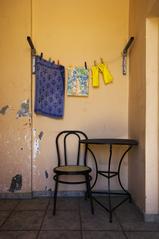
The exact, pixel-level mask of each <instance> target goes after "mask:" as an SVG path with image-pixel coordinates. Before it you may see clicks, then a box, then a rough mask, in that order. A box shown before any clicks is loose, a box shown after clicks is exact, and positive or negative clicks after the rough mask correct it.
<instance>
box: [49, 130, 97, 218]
mask: <svg viewBox="0 0 159 239" xmlns="http://www.w3.org/2000/svg"><path fill="white" fill-rule="evenodd" d="M81 139H87V135H86V134H85V133H83V132H82V131H79V130H65V131H62V132H60V133H59V134H58V135H57V136H56V150H57V159H58V166H57V167H55V168H54V169H53V171H54V173H55V175H54V176H53V179H54V180H55V189H54V202H53V215H55V214H56V201H57V193H58V185H59V183H62V184H85V185H86V193H85V195H87V196H88V198H89V199H90V205H91V212H92V214H94V208H93V200H92V195H91V187H90V180H91V176H90V172H91V168H90V167H88V166H87V165H86V155H87V147H86V145H82V144H80V140H81ZM72 178H73V180H72ZM75 179H76V180H75Z"/></svg>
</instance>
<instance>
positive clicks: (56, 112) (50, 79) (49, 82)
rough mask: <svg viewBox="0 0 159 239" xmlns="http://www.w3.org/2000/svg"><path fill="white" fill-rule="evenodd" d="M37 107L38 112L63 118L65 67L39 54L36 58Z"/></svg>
mask: <svg viewBox="0 0 159 239" xmlns="http://www.w3.org/2000/svg"><path fill="white" fill-rule="evenodd" d="M35 77H36V85H35V87H36V89H35V90H36V91H35V109H34V111H35V112H36V113H37V114H41V115H45V116H49V117H53V118H62V117H63V114H64V91H65V90H64V87H65V68H64V66H62V65H56V64H53V63H51V62H49V61H46V60H44V59H41V58H40V57H39V56H36V59H35Z"/></svg>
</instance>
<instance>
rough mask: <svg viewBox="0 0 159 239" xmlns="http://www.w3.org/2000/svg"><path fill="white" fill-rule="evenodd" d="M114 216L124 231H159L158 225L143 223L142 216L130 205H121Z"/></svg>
mask: <svg viewBox="0 0 159 239" xmlns="http://www.w3.org/2000/svg"><path fill="white" fill-rule="evenodd" d="M115 214H116V216H117V219H118V220H119V222H120V223H121V225H122V227H123V229H124V230H125V231H159V223H151V222H144V219H143V215H142V214H141V212H140V211H139V210H138V208H137V207H136V206H135V205H134V204H132V203H125V204H123V205H121V206H120V207H119V208H118V209H117V210H116V211H115Z"/></svg>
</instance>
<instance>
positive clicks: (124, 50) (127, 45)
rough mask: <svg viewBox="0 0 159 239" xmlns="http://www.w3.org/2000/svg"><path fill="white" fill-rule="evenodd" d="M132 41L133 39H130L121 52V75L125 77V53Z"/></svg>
mask: <svg viewBox="0 0 159 239" xmlns="http://www.w3.org/2000/svg"><path fill="white" fill-rule="evenodd" d="M133 41H134V37H130V39H129V41H128V42H127V44H126V46H125V47H124V49H123V52H122V69H123V75H126V73H127V62H126V60H127V53H128V49H129V48H130V46H131V44H132V42H133Z"/></svg>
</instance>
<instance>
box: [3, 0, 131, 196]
mask: <svg viewBox="0 0 159 239" xmlns="http://www.w3.org/2000/svg"><path fill="white" fill-rule="evenodd" d="M0 5H1V7H0V9H1V10H0V11H1V16H2V17H1V18H2V19H1V21H0V24H1V29H3V35H2V36H1V45H2V53H3V54H2V55H1V59H0V65H1V68H2V71H1V76H3V77H1V89H0V91H1V93H0V97H1V98H0V99H1V101H0V104H1V105H0V107H1V108H2V107H3V106H5V105H9V108H8V110H7V111H6V113H5V114H4V115H3V114H1V115H0V121H1V123H0V127H1V132H2V133H1V138H0V141H1V142H0V147H1V148H0V150H1V164H2V165H3V167H2V168H1V169H0V170H1V171H0V174H1V175H3V179H2V181H1V189H0V190H1V192H8V188H9V186H10V182H11V178H12V177H13V176H14V175H16V174H22V176H23V180H24V181H23V187H22V191H20V192H30V191H31V190H33V191H44V190H46V191H47V190H48V189H50V188H53V182H52V168H53V167H54V166H55V165H56V162H57V161H56V152H55V144H54V142H55V136H56V134H57V133H58V132H59V131H60V130H63V129H80V130H83V131H85V132H86V133H87V134H88V136H90V137H105V136H106V137H127V135H128V76H123V75H122V68H121V60H122V59H121V52H122V49H123V47H124V46H125V44H126V42H127V40H128V0H120V1H116V0H99V1H95V0H91V1H90V0H87V1H85V0H80V1H74V0H67V1H62V0H54V1H52V0H45V1H44V0H32V1H27V0H23V1H20V0H16V1H13V2H12V3H11V1H9V0H5V1H4V0H3V1H1V3H0ZM114 6H115V7H114ZM31 13H32V14H31ZM121 13H122V14H121ZM27 35H31V36H32V39H33V42H34V45H35V46H36V49H37V52H38V53H39V54H40V52H41V51H42V52H43V53H44V58H46V59H48V58H49V57H51V58H52V60H55V61H57V60H59V61H60V63H61V64H63V65H64V66H66V71H67V67H68V66H69V65H77V66H78V65H84V61H87V64H88V66H89V67H91V65H92V64H93V62H94V60H96V61H97V62H100V57H102V58H103V59H104V61H105V62H107V64H108V67H109V69H110V71H111V73H112V75H113V78H114V80H113V83H112V84H110V85H107V86H105V85H104V83H103V81H102V78H100V87H99V88H98V89H94V88H92V86H91V82H90V87H89V96H88V97H83V98H82V97H68V96H67V95H66V94H65V112H64V118H63V119H60V120H56V119H51V118H47V117H44V116H39V115H36V114H34V112H32V113H33V114H32V127H30V124H29V120H30V117H29V114H28V115H27V116H25V117H19V118H17V119H16V113H17V111H18V110H19V108H20V105H21V103H22V102H23V101H24V100H27V99H29V100H31V89H32V88H33V91H32V96H33V97H32V101H34V82H35V79H34V77H32V87H31V85H30V83H31V73H30V70H31V69H30V48H29V46H28V44H27V42H26V36H27ZM66 75H67V73H66ZM32 103H33V104H34V102H32ZM30 110H31V101H30ZM30 129H31V131H32V138H33V141H32V144H31V143H30V140H31V135H30ZM40 132H43V136H42V138H41V140H40V139H39V134H40ZM37 146H38V147H39V150H38V149H37ZM21 148H23V150H22V149H21ZM31 148H32V152H31ZM96 153H97V155H98V157H99V160H100V163H101V166H103V165H104V160H105V157H104V156H103V154H101V153H100V152H99V150H98V151H96ZM31 155H32V162H31ZM45 171H47V173H48V176H49V177H48V178H46V175H45ZM31 172H32V174H31ZM123 182H124V185H126V186H127V162H126V161H125V163H124V165H123ZM31 184H32V189H31ZM104 185H105V182H104ZM102 186H103V182H102V181H100V183H99V184H98V185H97V187H98V188H99V189H101V188H102ZM113 186H114V189H118V185H117V184H116V181H114V183H113ZM62 189H63V188H62V187H61V190H62ZM67 189H69V190H70V189H71V190H72V188H65V190H67ZM77 190H80V188H78V189H77Z"/></svg>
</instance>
